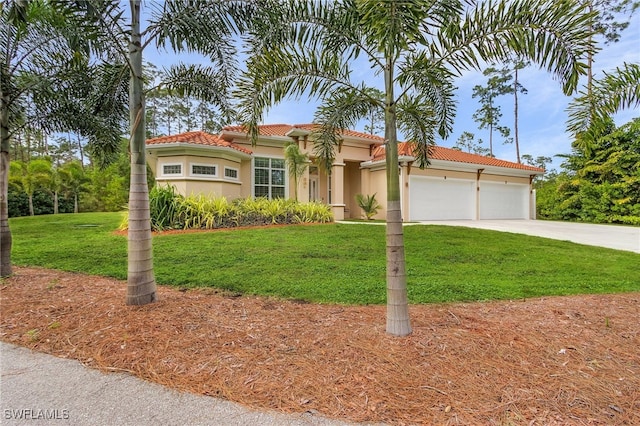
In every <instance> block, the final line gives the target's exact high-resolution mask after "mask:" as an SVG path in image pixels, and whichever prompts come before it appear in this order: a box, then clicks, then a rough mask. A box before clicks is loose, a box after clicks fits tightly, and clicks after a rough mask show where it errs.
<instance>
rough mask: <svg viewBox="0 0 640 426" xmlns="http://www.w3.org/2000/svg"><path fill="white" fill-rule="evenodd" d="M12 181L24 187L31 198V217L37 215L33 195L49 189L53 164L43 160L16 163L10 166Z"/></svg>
mask: <svg viewBox="0 0 640 426" xmlns="http://www.w3.org/2000/svg"><path fill="white" fill-rule="evenodd" d="M10 169H11V176H12V180H13V181H14V182H16V183H19V185H20V186H21V187H22V190H23V191H24V193H25V194H27V197H29V215H30V216H33V215H34V214H35V212H34V209H33V194H34V193H35V192H36V190H38V189H41V188H48V187H50V186H51V181H52V167H51V162H50V161H48V160H45V159H42V158H39V159H35V160H31V161H29V162H22V161H14V162H12V163H11V165H10Z"/></svg>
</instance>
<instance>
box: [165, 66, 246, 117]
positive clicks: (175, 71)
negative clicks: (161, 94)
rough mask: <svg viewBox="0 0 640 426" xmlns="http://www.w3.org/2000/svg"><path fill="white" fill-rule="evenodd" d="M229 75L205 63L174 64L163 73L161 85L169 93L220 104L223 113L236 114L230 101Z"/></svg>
mask: <svg viewBox="0 0 640 426" xmlns="http://www.w3.org/2000/svg"><path fill="white" fill-rule="evenodd" d="M229 77H230V76H229V75H228V74H226V73H225V72H224V71H221V70H219V69H218V68H214V67H208V66H203V65H185V64H178V65H173V66H171V67H170V68H169V69H167V70H165V73H164V75H162V77H161V79H162V83H161V85H162V86H163V87H164V88H166V89H167V90H168V91H169V93H172V92H175V93H176V94H178V95H179V96H190V97H194V98H197V99H200V100H202V101H206V102H210V103H212V104H214V105H216V106H218V107H219V108H220V109H221V111H222V113H223V115H225V116H226V117H231V116H233V115H234V112H233V110H232V107H231V104H230V102H229V98H230V96H229V93H228V92H229V87H230V86H231V81H230V80H229Z"/></svg>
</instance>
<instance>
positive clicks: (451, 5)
mask: <svg viewBox="0 0 640 426" xmlns="http://www.w3.org/2000/svg"><path fill="white" fill-rule="evenodd" d="M466 3H467V2H463V1H446V2H443V1H436V0H424V1H399V0H381V1H375V2H374V1H358V0H344V1H341V2H332V1H318V2H300V1H297V0H290V1H288V2H276V4H274V5H273V6H272V8H273V10H274V13H272V14H271V15H268V16H265V17H263V19H262V20H261V22H262V23H263V24H262V26H261V27H256V28H255V29H254V35H255V36H256V37H255V38H254V40H253V41H254V44H253V45H252V49H251V51H250V55H251V57H250V60H249V61H248V71H247V73H246V75H245V76H244V77H243V78H242V79H241V81H240V82H239V84H238V93H239V95H240V96H242V98H243V101H242V102H241V105H240V115H241V117H242V119H243V121H244V123H246V126H247V128H248V133H249V134H250V136H251V137H252V138H253V139H254V140H255V138H257V134H258V130H257V124H258V123H259V122H261V121H262V117H263V114H264V111H265V110H266V109H268V108H269V107H270V106H271V105H273V104H275V103H277V102H279V101H281V100H282V99H284V98H285V97H287V96H294V97H300V96H303V95H304V96H309V95H310V96H315V97H319V98H321V99H322V101H323V102H322V105H321V107H320V108H319V109H318V111H317V113H316V117H315V120H316V122H317V123H318V124H319V125H320V129H319V131H318V132H317V133H316V143H315V147H314V150H315V153H316V155H317V156H318V158H319V159H320V160H321V163H322V164H323V165H324V166H325V167H328V168H330V167H331V164H332V161H333V159H334V152H335V147H336V146H338V135H339V129H342V128H349V127H354V126H355V123H356V122H357V120H358V119H360V118H362V117H363V116H364V115H366V114H367V113H368V112H369V111H370V110H371V108H378V109H379V110H381V111H384V116H385V139H386V143H385V147H386V170H387V237H386V240H387V327H386V329H387V332H388V333H390V334H393V335H399V336H402V335H407V334H409V333H411V325H410V319H409V310H408V298H407V278H406V272H405V256H404V237H403V230H402V213H401V206H400V182H399V176H398V173H397V170H398V137H397V131H398V129H400V130H402V131H404V134H405V136H406V137H407V138H408V139H409V140H411V141H412V142H413V146H414V155H415V157H416V158H417V160H418V164H419V165H420V166H422V167H424V166H426V164H427V162H428V154H429V147H430V146H432V145H433V144H434V140H435V132H436V131H437V132H438V133H439V134H440V135H441V136H442V137H446V136H447V135H448V134H449V133H450V131H451V129H452V125H453V117H454V112H455V100H454V91H455V87H454V84H453V80H454V77H456V76H459V75H461V73H462V72H463V71H465V70H469V69H476V70H479V69H480V67H481V63H482V62H485V63H492V62H500V61H506V60H508V59H509V58H510V57H511V55H512V54H514V53H515V54H519V55H520V56H522V57H523V58H527V59H530V60H531V61H533V62H536V63H538V64H539V65H540V66H542V67H546V68H547V69H548V70H549V71H550V72H552V73H553V74H554V75H555V76H556V77H557V78H558V79H559V80H560V81H561V82H562V83H563V88H564V91H565V92H566V93H571V92H573V90H574V89H575V87H576V85H577V83H578V78H579V76H580V75H581V74H583V73H584V72H585V70H586V65H584V64H583V63H582V62H581V60H582V58H584V57H586V55H587V53H588V52H591V51H592V50H593V47H592V44H591V42H590V34H589V32H588V31H587V30H586V29H587V26H588V23H589V20H590V18H591V16H590V15H589V14H588V13H586V12H584V11H583V10H582V9H581V8H580V7H578V5H577V3H575V2H572V1H562V2H560V1H554V0H543V1H540V0H515V1H508V0H504V1H496V2H487V3H481V4H479V5H477V6H476V7H475V8H471V9H470V10H468V9H467V7H466ZM363 58H364V59H363ZM352 60H359V61H363V60H366V61H367V62H368V65H369V66H370V67H371V68H372V69H373V76H370V78H367V80H366V82H365V81H357V80H356V81H354V78H355V77H354V76H355V75H356V73H352V72H351V67H350V62H351V61H352ZM377 76H379V77H381V81H380V82H378V83H379V85H380V87H382V88H383V92H384V94H385V96H384V99H383V100H380V99H375V98H373V97H371V96H370V95H369V94H368V89H369V88H370V86H371V82H373V81H374V79H375V77H377ZM367 83H368V84H369V86H368V85H367Z"/></svg>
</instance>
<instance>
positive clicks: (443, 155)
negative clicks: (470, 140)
mask: <svg viewBox="0 0 640 426" xmlns="http://www.w3.org/2000/svg"><path fill="white" fill-rule="evenodd" d="M398 155H399V156H409V157H410V156H413V147H412V144H410V143H407V142H401V143H399V144H398ZM384 158H385V150H384V146H378V147H376V149H375V150H374V151H373V161H379V160H383V159H384ZM429 158H430V159H432V160H443V161H452V162H456V163H467V164H478V165H482V166H494V167H504V168H508V169H518V170H528V171H531V172H537V173H541V172H544V169H541V168H539V167H534V166H529V165H527V164H519V163H514V162H511V161H506V160H500V159H498V158H494V157H485V156H483V155H478V154H471V153H469V152H463V151H459V150H457V149H451V148H445V147H443V146H434V147H433V149H432V151H431V156H430V157H429Z"/></svg>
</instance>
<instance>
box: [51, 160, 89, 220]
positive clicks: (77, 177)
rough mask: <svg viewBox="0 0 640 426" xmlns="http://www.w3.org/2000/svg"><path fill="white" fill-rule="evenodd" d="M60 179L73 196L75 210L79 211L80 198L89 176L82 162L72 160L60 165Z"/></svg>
mask: <svg viewBox="0 0 640 426" xmlns="http://www.w3.org/2000/svg"><path fill="white" fill-rule="evenodd" d="M58 173H59V174H60V181H61V184H62V188H63V189H64V191H65V193H67V194H69V195H72V196H73V212H74V213H78V211H79V208H78V198H79V195H80V193H81V192H82V190H83V189H84V187H85V185H86V184H87V183H88V182H89V178H88V177H87V176H86V175H85V173H84V168H83V167H82V163H81V162H79V161H72V162H69V163H65V164H63V165H62V166H60V167H59V170H58Z"/></svg>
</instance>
